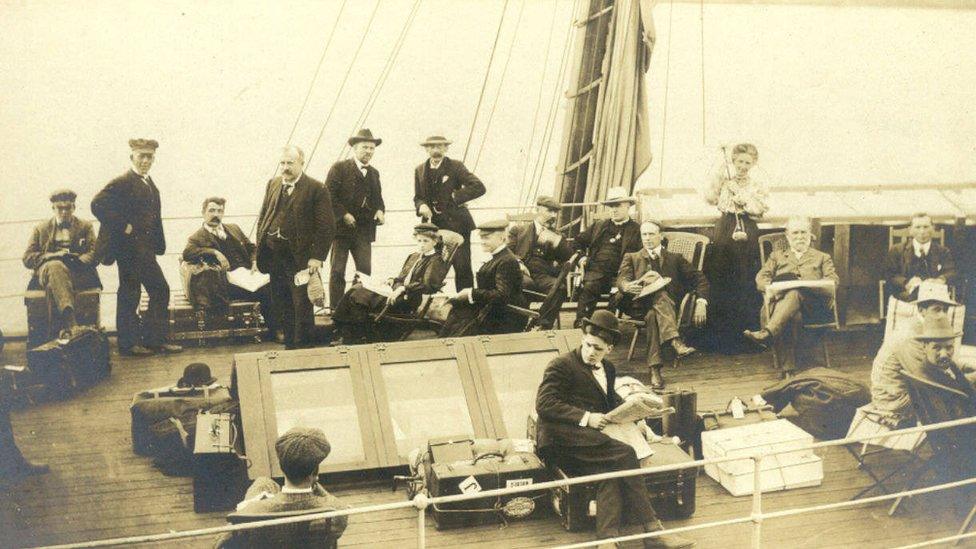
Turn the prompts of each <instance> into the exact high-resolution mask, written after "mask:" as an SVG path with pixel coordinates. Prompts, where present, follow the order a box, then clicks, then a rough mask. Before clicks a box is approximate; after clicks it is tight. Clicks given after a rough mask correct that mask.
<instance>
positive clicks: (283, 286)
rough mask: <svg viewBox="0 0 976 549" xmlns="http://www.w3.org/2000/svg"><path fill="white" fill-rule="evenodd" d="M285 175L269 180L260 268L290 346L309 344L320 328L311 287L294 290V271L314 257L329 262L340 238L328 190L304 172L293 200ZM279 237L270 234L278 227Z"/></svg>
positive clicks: (262, 219)
mask: <svg viewBox="0 0 976 549" xmlns="http://www.w3.org/2000/svg"><path fill="white" fill-rule="evenodd" d="M282 187H283V186H282V182H281V178H280V177H276V178H274V179H272V180H271V181H269V182H268V187H267V189H266V190H265V193H264V201H263V203H262V205H261V213H260V214H259V216H258V232H257V262H258V269H260V270H261V272H263V273H268V274H270V275H271V302H272V304H273V305H274V309H275V314H276V315H277V317H278V318H280V319H281V322H282V328H283V330H284V332H285V345H286V346H288V347H301V346H306V345H308V342H309V336H310V335H311V331H312V328H313V327H314V325H315V318H314V315H313V310H312V302H311V301H309V299H308V290H307V285H302V286H295V283H294V277H295V273H297V272H298V271H301V270H303V269H305V268H307V267H308V261H309V259H318V260H320V261H323V262H324V261H325V258H326V256H327V255H328V254H329V247H330V246H331V245H332V239H333V237H334V236H335V218H334V217H333V211H332V200H331V199H330V198H329V191H328V190H327V189H326V188H325V186H324V185H323V184H322V183H319V182H318V181H316V180H314V179H312V178H311V177H309V176H308V175H306V174H304V173H303V174H302V175H301V177H299V178H298V179H297V180H296V182H295V187H294V190H292V192H291V195H290V196H288V195H287V194H286V193H285V192H284V191H283V188H282ZM276 223H277V224H278V230H277V231H276V234H269V232H270V229H271V228H272V226H273V225H274V224H276Z"/></svg>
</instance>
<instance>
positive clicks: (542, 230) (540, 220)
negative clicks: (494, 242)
mask: <svg viewBox="0 0 976 549" xmlns="http://www.w3.org/2000/svg"><path fill="white" fill-rule="evenodd" d="M535 204H536V207H535V218H534V219H533V220H532V222H531V223H517V224H515V225H512V227H511V228H510V229H509V231H508V247H509V249H510V250H512V252H513V253H514V254H515V256H516V257H517V258H518V260H519V267H520V268H521V269H522V275H523V276H522V286H523V288H525V289H528V290H533V291H535V292H538V293H542V294H544V295H546V296H548V295H550V294H551V293H554V292H557V291H560V290H561V288H559V285H560V281H561V280H562V279H560V277H559V273H560V272H561V271H562V268H563V266H564V265H565V264H566V262H567V261H569V258H570V257H572V255H573V247H572V246H571V245H570V244H569V242H567V241H566V239H565V238H563V236H562V235H561V234H559V232H557V230H556V218H557V217H558V216H559V210H560V208H561V206H560V204H559V202H557V201H556V199H555V198H553V197H551V196H540V197H539V198H537V199H536V202H535ZM563 292H564V293H565V290H563ZM543 303H544V304H546V305H548V306H547V307H543V308H540V309H539V319H538V321H537V323H538V325H539V327H540V328H542V329H544V330H548V329H551V328H552V326H553V325H554V324H555V323H556V317H557V316H558V315H559V307H558V306H557V305H561V304H562V303H561V302H559V303H557V302H556V301H555V300H552V299H548V298H547V299H545V300H544V301H543Z"/></svg>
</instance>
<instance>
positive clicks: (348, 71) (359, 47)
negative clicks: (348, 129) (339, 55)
mask: <svg viewBox="0 0 976 549" xmlns="http://www.w3.org/2000/svg"><path fill="white" fill-rule="evenodd" d="M382 3H383V0H376V4H374V5H373V12H372V13H370V15H369V21H368V22H367V23H366V29H365V30H364V31H363V34H362V36H360V37H359V44H358V45H357V46H356V53H354V54H353V56H352V60H351V61H350V62H349V67H347V68H346V74H345V76H343V77H342V83H340V84H339V91H338V92H336V96H335V99H334V100H333V101H332V106H331V107H329V114H328V115H326V117H325V122H324V123H323V124H322V129H320V130H319V136H318V137H316V138H315V145H314V146H312V152H311V153H309V155H308V158H307V159H306V160H305V165H306V166H308V165H309V164H311V163H312V158H313V157H314V156H315V151H316V150H317V149H318V148H319V142H320V141H321V140H322V135H324V134H325V128H326V126H328V125H329V121H330V120H332V114H333V113H334V112H335V108H336V105H338V104H339V98H340V97H342V90H344V89H345V88H346V82H348V81H349V75H350V74H351V73H352V68H353V67H355V66H356V60H357V59H359V52H360V51H362V49H363V44H364V43H365V42H366V37H367V36H369V30H370V29H371V28H372V27H373V19H375V18H376V12H377V11H379V7H380V4H382Z"/></svg>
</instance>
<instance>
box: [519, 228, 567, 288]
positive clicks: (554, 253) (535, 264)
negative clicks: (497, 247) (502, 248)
mask: <svg viewBox="0 0 976 549" xmlns="http://www.w3.org/2000/svg"><path fill="white" fill-rule="evenodd" d="M538 239H539V234H538V232H537V231H536V227H535V222H534V221H533V222H531V223H517V224H515V225H512V227H511V228H510V229H509V230H508V249H510V250H512V253H514V254H515V257H517V258H519V260H520V261H521V262H522V263H525V266H526V267H528V269H529V272H531V273H532V274H533V275H535V274H539V273H536V272H535V270H537V269H540V268H543V267H544V268H543V269H542V270H544V273H542V274H547V275H549V276H556V275H558V274H559V271H560V269H561V268H562V265H563V263H565V262H566V261H568V260H569V258H570V257H572V255H573V247H572V245H570V243H569V242H568V240H567V239H566V238H561V239H559V244H556V245H554V246H553V245H547V246H546V248H545V250H544V252H543V254H542V257H541V258H538V259H539V260H540V261H529V262H527V260H528V259H529V256H530V255H531V254H532V251H533V250H534V249H535V247H536V243H537V242H538ZM543 264H544V265H543Z"/></svg>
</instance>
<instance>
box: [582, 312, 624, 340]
mask: <svg viewBox="0 0 976 549" xmlns="http://www.w3.org/2000/svg"><path fill="white" fill-rule="evenodd" d="M587 326H593V327H594V328H599V329H601V330H603V331H605V332H607V333H609V334H610V335H612V336H613V341H608V342H607V343H610V344H611V345H614V344H616V343H617V341H618V340H619V339H620V321H619V320H617V317H616V316H614V314H613V313H611V312H610V311H607V310H605V309H600V310H599V311H596V312H595V313H593V314H592V315H591V316H590V318H584V319H583V327H584V328H585V327H587Z"/></svg>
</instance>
